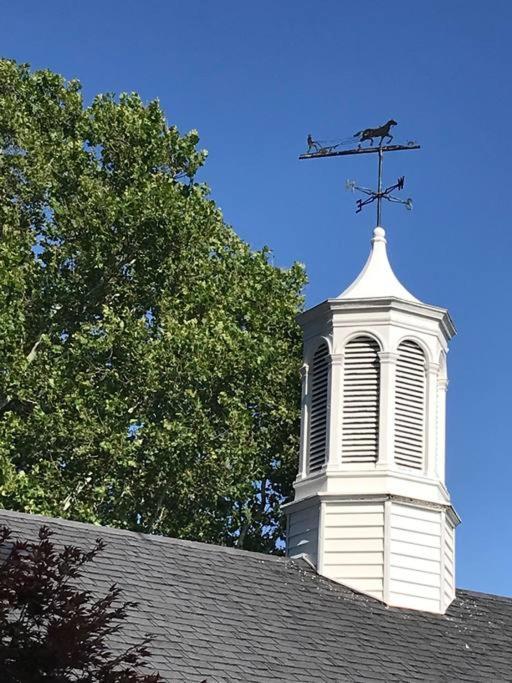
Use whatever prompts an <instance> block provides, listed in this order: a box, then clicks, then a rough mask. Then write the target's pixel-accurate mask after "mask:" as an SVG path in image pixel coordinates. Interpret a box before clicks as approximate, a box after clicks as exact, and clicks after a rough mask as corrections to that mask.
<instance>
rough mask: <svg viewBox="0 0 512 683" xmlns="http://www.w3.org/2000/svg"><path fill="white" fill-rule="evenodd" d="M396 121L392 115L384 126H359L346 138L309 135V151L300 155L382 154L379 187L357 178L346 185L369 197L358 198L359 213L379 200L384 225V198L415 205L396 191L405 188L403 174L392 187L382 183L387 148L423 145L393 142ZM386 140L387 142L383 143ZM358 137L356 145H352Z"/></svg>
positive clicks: (395, 148) (403, 149)
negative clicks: (361, 128) (365, 185)
mask: <svg viewBox="0 0 512 683" xmlns="http://www.w3.org/2000/svg"><path fill="white" fill-rule="evenodd" d="M396 125H397V122H396V121H394V120H393V119H390V120H389V121H388V122H387V123H385V124H384V125H383V126H379V127H378V128H365V129H364V130H360V131H358V132H357V133H355V134H354V135H352V136H351V137H349V138H346V139H344V140H314V139H313V138H312V136H311V134H310V135H308V137H307V145H308V151H307V152H305V153H304V154H301V155H300V156H299V159H318V158H320V157H337V156H346V155H348V154H371V153H375V154H378V155H379V164H378V174H377V189H376V190H372V189H371V188H368V187H361V186H360V185H358V184H357V183H356V182H355V181H354V180H347V182H346V188H347V190H350V191H352V192H354V191H356V190H357V191H358V192H362V193H363V194H365V195H366V196H367V199H358V200H357V202H356V206H357V209H356V213H359V212H360V211H362V209H363V207H365V206H367V205H368V204H372V203H373V202H376V204H377V225H378V226H380V225H381V218H382V200H383V199H386V200H387V201H388V202H394V203H397V204H403V205H404V206H405V208H406V209H412V199H410V198H408V199H401V198H400V197H396V196H395V195H394V194H393V193H394V192H395V191H400V190H403V188H404V183H405V178H404V176H401V177H400V178H398V180H397V182H396V183H395V184H394V185H390V186H389V187H386V188H383V187H382V162H383V159H384V153H385V152H403V151H405V150H409V149H420V146H419V145H418V144H416V143H415V142H413V141H409V142H407V143H405V144H398V145H397V144H394V145H391V144H390V143H391V141H392V140H393V136H392V135H391V133H390V130H391V127H392V126H396ZM376 138H380V139H379V144H378V146H375V147H374V145H373V141H374V140H375V139H376ZM384 140H386V141H387V142H386V144H383V143H384ZM356 141H359V144H358V146H357V147H354V146H353V145H355V144H356ZM367 141H368V142H369V143H370V144H369V145H366V146H363V143H364V142H367ZM340 147H342V148H343V147H351V149H339V148H340Z"/></svg>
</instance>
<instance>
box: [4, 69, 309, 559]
mask: <svg viewBox="0 0 512 683" xmlns="http://www.w3.org/2000/svg"><path fill="white" fill-rule="evenodd" d="M197 143H198V136H197V133H196V132H195V131H192V132H190V133H188V134H186V135H180V133H179V132H178V130H177V129H176V127H174V126H169V125H168V124H167V123H166V120H165V117H164V114H163V112H162V110H161V108H160V106H159V104H158V102H151V103H149V104H148V105H145V104H144V103H143V102H142V101H141V99H140V98H139V97H138V96H137V95H136V94H129V95H122V96H121V97H120V98H118V99H117V98H115V97H113V96H110V95H108V96H105V95H101V96H98V97H97V98H96V99H94V101H93V102H92V104H91V105H90V106H85V105H84V103H83V99H82V95H81V88H80V84H79V83H78V82H77V81H65V80H64V79H63V78H62V77H61V76H59V75H56V74H54V73H51V72H49V71H36V72H31V71H30V69H29V68H28V67H27V66H24V65H19V64H16V63H14V62H12V61H10V60H2V61H0V474H1V479H0V504H1V505H3V506H4V507H9V508H15V509H20V510H25V511H29V512H39V513H45V514H50V515H60V516H67V517H71V518H74V519H80V520H86V521H93V522H99V523H102V524H110V525H115V526H122V527H128V528H131V529H137V530H141V531H147V532H156V533H165V534H169V535H173V536H182V537H187V538H195V539H201V540H206V541H212V542H220V543H238V544H240V545H243V546H244V547H248V548H258V549H273V548H274V546H275V543H276V541H277V540H278V539H279V538H280V536H281V534H282V522H281V513H280V504H281V503H282V501H283V499H285V498H286V497H287V496H288V495H289V493H290V487H291V481H292V478H293V473H294V470H295V466H296V465H295V463H296V451H297V432H298V430H297V420H298V404H299V397H298V391H299V376H298V368H299V363H300V341H299V333H298V329H297V326H296V323H295V315H296V313H297V311H298V310H299V309H300V307H301V305H302V297H301V291H302V287H303V285H304V281H305V277H304V272H303V269H302V268H301V267H300V266H298V265H294V266H293V267H291V268H290V269H281V268H277V267H275V266H274V265H273V264H272V263H271V259H270V253H269V251H268V250H267V249H264V250H262V251H252V250H251V249H250V248H249V246H248V245H247V244H246V243H244V242H243V241H242V240H240V238H239V237H238V236H237V235H236V234H235V232H234V231H233V230H232V228H231V227H230V226H228V225H226V223H225V222H224V220H223V217H222V215H221V213H220V211H219V209H218V208H217V207H216V205H215V203H214V202H213V201H212V200H211V199H210V198H209V194H208V188H207V187H206V186H205V185H204V184H201V183H198V182H197V181H196V180H195V178H196V173H197V171H198V170H199V169H200V167H201V166H202V164H203V162H204V160H205V156H206V154H205V153H204V152H202V151H198V149H197Z"/></svg>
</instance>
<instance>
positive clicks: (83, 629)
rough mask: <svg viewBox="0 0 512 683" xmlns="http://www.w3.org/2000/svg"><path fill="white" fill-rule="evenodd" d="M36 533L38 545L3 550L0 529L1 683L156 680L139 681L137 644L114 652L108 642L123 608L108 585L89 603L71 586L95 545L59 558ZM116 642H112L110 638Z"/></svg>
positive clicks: (153, 678) (44, 533)
mask: <svg viewBox="0 0 512 683" xmlns="http://www.w3.org/2000/svg"><path fill="white" fill-rule="evenodd" d="M51 535H52V532H51V531H50V529H48V527H45V526H42V527H41V528H40V530H39V541H38V542H36V543H31V542H29V541H19V540H18V541H15V542H10V541H9V539H10V537H11V531H10V530H9V529H8V528H7V527H2V528H0V546H1V547H2V550H5V549H6V547H7V546H8V545H11V546H12V547H11V550H10V553H9V554H8V556H7V559H6V560H5V562H4V563H3V564H2V565H0V671H1V672H2V674H1V678H2V681H4V683H41V682H42V681H48V682H51V683H157V681H161V680H162V678H161V677H160V676H159V674H156V673H155V674H144V673H141V667H143V666H144V665H145V664H147V661H148V659H147V658H148V657H149V654H150V653H149V651H148V649H147V645H148V643H149V642H150V638H149V637H146V638H145V639H144V640H142V641H141V642H140V643H139V644H136V645H131V646H129V647H128V648H126V649H123V650H120V651H117V652H114V651H112V649H111V646H112V643H111V642H110V641H111V639H112V636H114V635H115V634H118V632H119V631H120V630H122V622H123V620H125V619H126V616H127V612H128V610H129V609H130V608H132V609H133V608H135V607H136V606H137V605H136V603H130V602H124V603H120V604H117V603H118V602H119V597H120V595H121V590H120V588H119V587H118V586H116V585H113V586H112V587H111V588H110V589H109V590H108V592H107V593H106V595H104V596H102V597H99V598H98V597H93V596H92V595H91V593H89V592H88V591H85V590H79V589H78V588H77V587H76V585H75V584H76V582H77V580H78V579H79V578H80V576H81V574H82V569H83V566H84V565H86V564H87V563H89V562H92V561H93V560H94V558H95V557H96V555H97V554H98V553H99V552H101V550H103V548H104V545H103V543H102V541H100V540H98V541H96V545H95V547H94V548H93V549H92V550H90V551H88V552H84V551H82V550H80V549H79V548H77V547H75V546H66V547H65V548H64V549H63V550H60V551H58V550H57V549H56V548H55V546H54V544H53V542H52V540H51ZM117 637H118V639H119V636H117Z"/></svg>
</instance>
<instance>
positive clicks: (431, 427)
mask: <svg viewBox="0 0 512 683" xmlns="http://www.w3.org/2000/svg"><path fill="white" fill-rule="evenodd" d="M425 374H426V385H427V386H426V389H427V396H426V406H425V421H426V424H425V441H426V443H425V446H426V447H425V455H426V462H425V471H426V474H427V476H428V477H431V478H432V479H433V478H434V477H435V476H436V473H437V469H438V468H437V462H436V460H437V457H436V456H437V455H438V454H437V453H436V451H437V428H438V415H437V405H438V383H437V380H438V376H439V363H432V362H427V368H426V373H425Z"/></svg>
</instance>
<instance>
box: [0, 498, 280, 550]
mask: <svg viewBox="0 0 512 683" xmlns="http://www.w3.org/2000/svg"><path fill="white" fill-rule="evenodd" d="M0 516H5V517H13V518H15V519H19V518H22V519H29V520H35V521H40V522H41V523H43V524H44V523H48V524H52V525H55V524H61V525H63V526H66V527H71V528H83V527H86V528H88V529H90V530H91V531H94V530H101V533H111V534H114V535H118V534H120V535H129V536H132V537H137V538H140V537H142V538H144V539H147V540H148V541H149V542H151V543H154V542H156V543H168V544H170V545H175V544H177V545H188V546H193V547H201V548H204V547H205V546H206V547H208V548H212V549H215V550H218V551H221V552H227V553H232V554H236V555H244V556H246V555H249V556H251V557H252V558H254V559H260V560H273V561H284V560H290V558H287V557H285V556H283V555H271V554H270V553H268V554H267V553H262V552H256V551H255V550H244V549H243V548H237V547H235V546H228V545H219V544H217V543H208V542H207V541H190V540H188V539H184V538H175V537H174V536H165V535H163V534H148V533H144V532H142V531H133V530H132V529H121V528H119V527H114V526H105V525H103V524H94V523H92V522H79V521H77V520H74V519H65V518H63V517H50V516H48V515H39V514H34V513H32V512H19V511H17V510H6V509H4V508H0Z"/></svg>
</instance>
